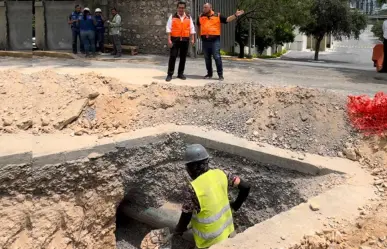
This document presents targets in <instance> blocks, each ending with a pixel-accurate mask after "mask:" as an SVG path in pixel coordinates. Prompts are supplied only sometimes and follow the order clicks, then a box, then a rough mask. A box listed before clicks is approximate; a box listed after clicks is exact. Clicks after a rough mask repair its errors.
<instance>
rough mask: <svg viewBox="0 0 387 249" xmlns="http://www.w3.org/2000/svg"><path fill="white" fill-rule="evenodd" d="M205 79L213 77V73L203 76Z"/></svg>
mask: <svg viewBox="0 0 387 249" xmlns="http://www.w3.org/2000/svg"><path fill="white" fill-rule="evenodd" d="M203 79H205V80H207V79H212V75H209V74H207V75H206V76H204V77H203Z"/></svg>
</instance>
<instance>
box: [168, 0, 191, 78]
mask: <svg viewBox="0 0 387 249" xmlns="http://www.w3.org/2000/svg"><path fill="white" fill-rule="evenodd" d="M186 7H187V4H186V2H185V1H179V2H178V4H177V12H176V13H175V14H174V15H171V16H170V17H169V19H168V22H167V27H166V29H167V34H168V47H169V48H170V56H169V63H168V75H167V78H166V79H165V80H166V81H167V82H169V81H171V80H172V76H173V73H174V71H175V64H176V58H177V55H178V54H179V52H180V62H179V68H178V71H177V78H179V79H182V80H185V79H186V77H185V76H184V69H185V62H186V59H187V54H188V48H189V43H190V38H191V43H192V45H193V44H195V33H196V31H195V25H194V24H193V21H192V18H191V16H189V15H188V14H186V12H185V8H186Z"/></svg>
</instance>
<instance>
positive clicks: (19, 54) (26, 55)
mask: <svg viewBox="0 0 387 249" xmlns="http://www.w3.org/2000/svg"><path fill="white" fill-rule="evenodd" d="M2 56H7V57H16V58H32V51H31V52H24V51H0V57H2Z"/></svg>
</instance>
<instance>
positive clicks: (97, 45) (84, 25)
mask: <svg viewBox="0 0 387 249" xmlns="http://www.w3.org/2000/svg"><path fill="white" fill-rule="evenodd" d="M111 13H112V16H113V19H112V20H111V21H109V20H106V18H105V17H104V16H103V14H102V10H101V9H100V8H97V9H95V11H94V15H92V14H91V11H90V9H89V8H87V7H86V8H84V9H83V10H81V6H80V5H76V6H75V10H74V11H73V12H72V13H71V15H70V16H69V19H68V24H70V25H71V31H72V47H73V53H74V54H77V53H78V39H79V43H80V51H81V53H84V54H86V57H90V56H95V55H96V52H101V53H103V52H104V40H105V24H107V26H108V27H109V35H110V36H111V37H112V40H113V52H112V55H114V57H121V54H122V49H121V39H120V35H121V16H120V15H119V14H118V13H117V10H116V9H115V8H113V9H112V10H111Z"/></svg>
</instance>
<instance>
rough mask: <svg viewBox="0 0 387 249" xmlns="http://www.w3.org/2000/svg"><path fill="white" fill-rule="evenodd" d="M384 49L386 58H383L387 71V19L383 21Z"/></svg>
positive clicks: (385, 70) (383, 70)
mask: <svg viewBox="0 0 387 249" xmlns="http://www.w3.org/2000/svg"><path fill="white" fill-rule="evenodd" d="M383 38H384V39H383V50H384V59H383V69H382V72H383V73H387V20H385V21H384V22H383Z"/></svg>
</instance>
